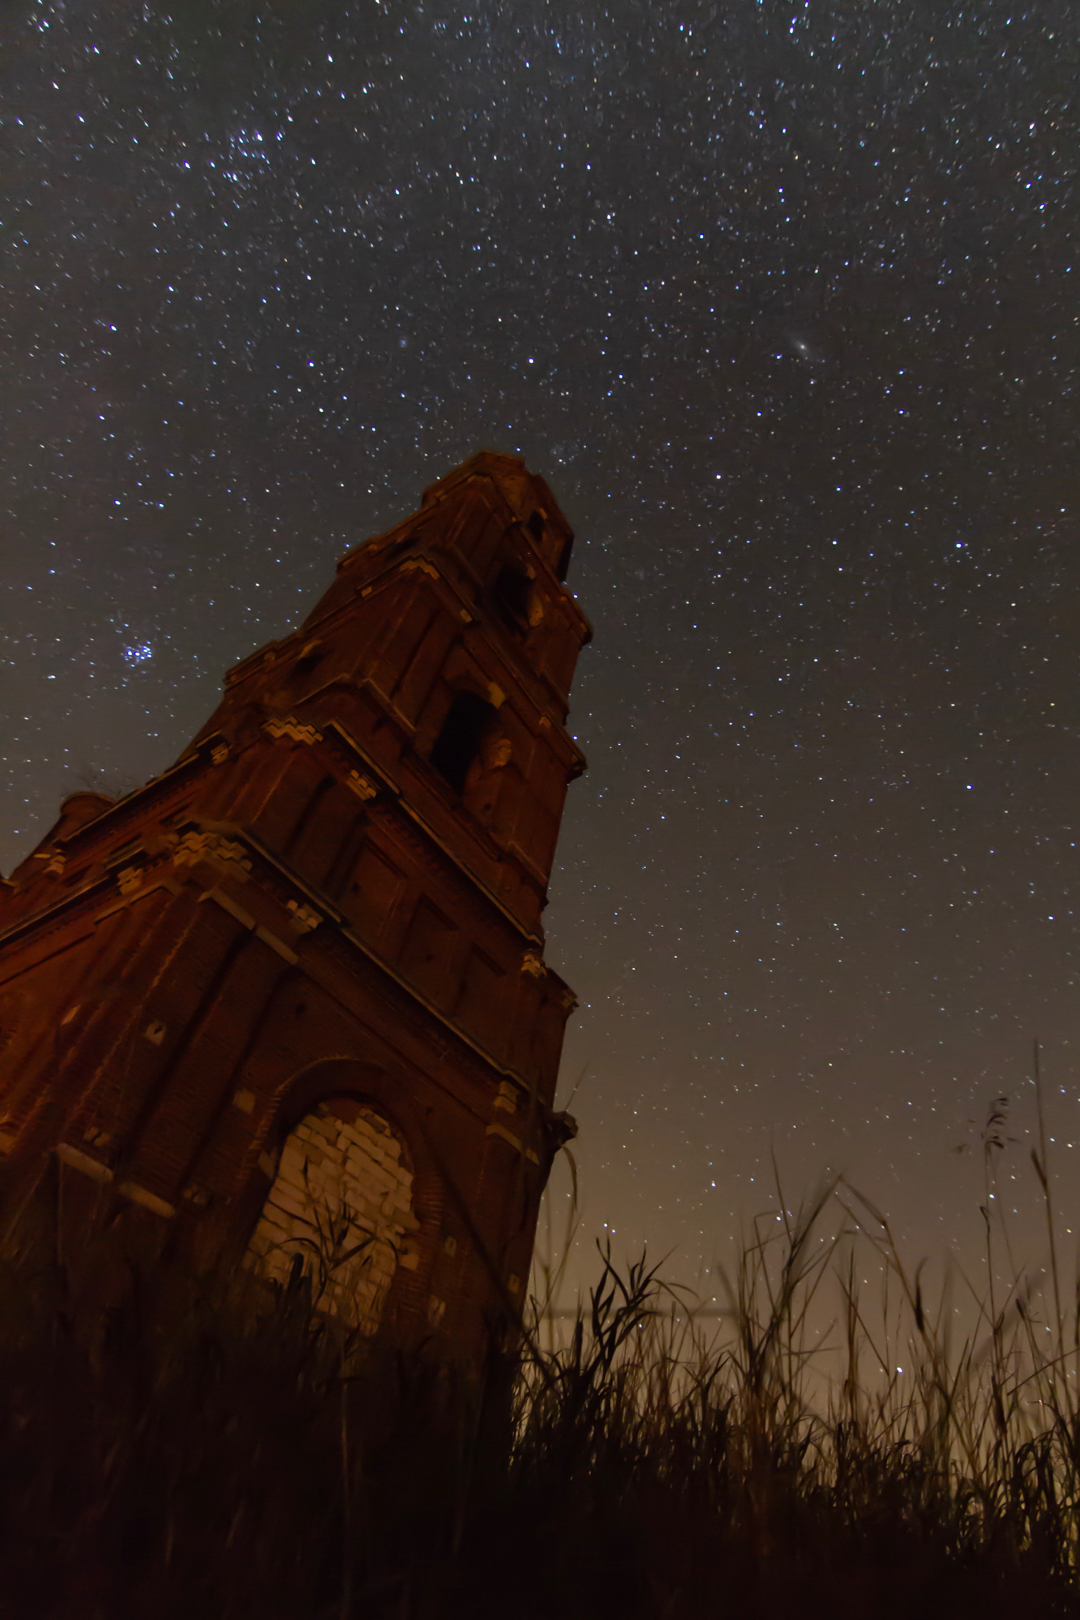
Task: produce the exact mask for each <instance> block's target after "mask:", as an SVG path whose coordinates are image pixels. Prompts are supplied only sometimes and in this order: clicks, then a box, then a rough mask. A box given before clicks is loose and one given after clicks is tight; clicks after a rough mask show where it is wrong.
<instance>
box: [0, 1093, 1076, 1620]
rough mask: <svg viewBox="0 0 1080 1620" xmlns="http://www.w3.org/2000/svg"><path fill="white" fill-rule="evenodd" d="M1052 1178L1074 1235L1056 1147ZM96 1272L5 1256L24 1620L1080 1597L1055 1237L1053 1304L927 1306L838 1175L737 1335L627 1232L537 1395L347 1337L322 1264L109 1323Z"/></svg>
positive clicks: (4, 1472)
mask: <svg viewBox="0 0 1080 1620" xmlns="http://www.w3.org/2000/svg"><path fill="white" fill-rule="evenodd" d="M1004 1130H1005V1121H1004V1117H1002V1118H1001V1119H999V1120H997V1122H996V1123H994V1122H993V1121H991V1122H989V1123H988V1132H987V1133H984V1155H985V1168H986V1176H987V1189H988V1190H987V1208H988V1210H989V1209H990V1207H991V1206H990V1199H989V1192H990V1191H991V1190H992V1180H993V1174H994V1166H995V1163H996V1155H997V1154H998V1153H999V1151H1000V1147H999V1146H995V1143H998V1142H999V1141H1001V1140H1003V1135H1004ZM1033 1170H1034V1173H1035V1175H1036V1177H1037V1178H1038V1181H1039V1185H1040V1187H1041V1188H1042V1190H1043V1192H1044V1195H1045V1207H1046V1213H1047V1220H1048V1223H1049V1232H1048V1236H1049V1237H1051V1238H1052V1237H1053V1211H1052V1207H1051V1205H1052V1200H1051V1198H1050V1193H1049V1178H1048V1176H1047V1172H1046V1161H1045V1144H1043V1146H1042V1151H1041V1152H1037V1153H1036V1155H1035V1162H1034V1164H1033ZM777 1217H779V1218H777ZM995 1219H996V1218H995V1217H994V1216H993V1215H992V1213H991V1214H989V1215H988V1217H987V1227H986V1230H987V1238H988V1243H989V1244H990V1247H991V1254H990V1258H991V1260H993V1258H994V1253H995V1245H996V1246H997V1247H998V1248H999V1249H1000V1248H1001V1247H1002V1245H1003V1242H1004V1238H1003V1235H1002V1233H1001V1232H1000V1230H999V1228H998V1227H997V1226H996V1225H995ZM867 1246H869V1249H870V1252H871V1254H872V1256H873V1258H874V1259H875V1261H876V1263H877V1265H878V1268H879V1276H880V1277H881V1279H882V1283H881V1286H880V1288H879V1289H877V1290H876V1291H875V1294H874V1296H873V1297H872V1298H871V1297H870V1296H869V1295H868V1292H867V1290H866V1288H865V1287H864V1286H863V1285H862V1283H861V1282H860V1280H859V1279H860V1277H861V1276H862V1275H863V1274H864V1273H865V1272H866V1270H867V1267H866V1265H865V1264H864V1263H863V1262H864V1260H865V1259H866V1257H867ZM990 1275H991V1277H992V1276H993V1271H992V1270H991V1273H990ZM70 1281H71V1279H70V1278H69V1277H68V1276H67V1275H66V1273H65V1271H64V1269H63V1268H62V1267H59V1266H58V1265H57V1264H56V1259H55V1256H49V1257H46V1258H44V1259H42V1258H40V1257H38V1258H37V1259H35V1258H34V1257H33V1256H32V1255H29V1254H27V1253H21V1254H15V1253H12V1254H11V1255H9V1256H8V1258H7V1260H6V1261H5V1262H4V1263H3V1264H2V1265H0V1389H2V1392H3V1393H2V1399H0V1613H2V1614H4V1615H5V1616H7V1615H10V1616H14V1617H18V1620H22V1617H27V1620H29V1617H36V1616H39V1615H40V1616H42V1617H50V1620H68V1617H71V1620H75V1617H78V1620H106V1617H107V1620H113V1617H117V1620H126V1617H129V1616H130V1617H131V1620H145V1617H149V1616H153V1617H154V1620H171V1617H172V1616H176V1617H178V1620H179V1617H184V1620H188V1617H191V1616H196V1615H197V1616H200V1617H208V1620H218V1617H221V1620H233V1617H235V1620H240V1617H244V1620H248V1617H252V1616H257V1617H259V1620H279V1617H280V1620H331V1617H333V1620H347V1617H350V1616H365V1617H366V1616H371V1617H373V1620H378V1617H383V1616H385V1617H387V1620H390V1617H393V1620H443V1617H446V1620H456V1617H457V1616H466V1615H468V1616H470V1617H481V1620H483V1617H485V1616H489V1615H490V1616H495V1615H496V1614H497V1615H499V1616H505V1615H508V1614H511V1615H514V1616H515V1617H523V1620H531V1617H533V1616H536V1617H540V1616H545V1617H547V1616H553V1615H558V1616H560V1617H569V1620H575V1617H580V1620H601V1617H604V1616H607V1615H612V1616H615V1615H617V1616H619V1617H620V1620H638V1617H641V1620H653V1617H655V1620H684V1617H685V1620H697V1617H699V1616H700V1617H704V1616H713V1615H715V1616H725V1615H729V1614H730V1615H739V1616H751V1617H761V1620H765V1617H770V1616H774V1615H776V1616H780V1615H783V1616H788V1615H792V1614H799V1615H810V1616H817V1615H821V1616H825V1615H829V1616H843V1617H846V1616H851V1617H855V1616H860V1617H861V1616H869V1615H873V1616H878V1615H882V1616H896V1617H900V1616H904V1617H907V1616H918V1617H919V1620H929V1617H933V1616H938V1615H942V1616H944V1615H948V1616H950V1617H953V1616H958V1615H959V1616H965V1615H971V1616H975V1615H979V1616H987V1615H990V1616H999V1615H1000V1616H1005V1615H1009V1616H1013V1615H1039V1616H1041V1615H1047V1616H1049V1615H1072V1614H1080V1601H1078V1598H1077V1586H1076V1581H1077V1573H1078V1559H1080V1549H1078V1544H1077V1536H1078V1522H1080V1521H1078V1512H1077V1509H1078V1503H1080V1429H1078V1423H1080V1418H1078V1413H1077V1392H1076V1381H1077V1380H1076V1369H1077V1359H1078V1358H1077V1349H1078V1332H1080V1328H1078V1322H1080V1315H1078V1305H1080V1301H1078V1298H1077V1290H1076V1288H1075V1286H1074V1287H1073V1288H1072V1289H1071V1291H1070V1289H1069V1288H1068V1287H1067V1286H1066V1281H1065V1279H1064V1278H1063V1276H1062V1272H1061V1268H1060V1265H1059V1263H1058V1258H1057V1256H1056V1250H1055V1261H1054V1266H1053V1268H1052V1270H1051V1273H1050V1286H1049V1287H1048V1289H1047V1291H1046V1297H1045V1299H1043V1297H1042V1296H1041V1295H1040V1294H1038V1293H1037V1292H1036V1290H1035V1289H1034V1288H1033V1287H1031V1286H1029V1285H1028V1284H1027V1283H1026V1282H1025V1281H1024V1280H1023V1279H1022V1278H1018V1279H1017V1281H1016V1282H1015V1283H1014V1284H1013V1285H1011V1286H1010V1287H1007V1288H1002V1287H1001V1286H999V1285H998V1284H997V1283H996V1282H995V1283H994V1285H993V1286H992V1287H991V1288H988V1289H987V1290H986V1293H985V1297H983V1296H981V1295H978V1294H977V1293H976V1292H975V1291H974V1290H970V1291H969V1297H970V1299H971V1302H972V1307H971V1308H972V1311H973V1320H974V1327H973V1329H972V1330H971V1331H970V1332H969V1333H968V1334H967V1335H965V1336H962V1337H958V1336H956V1335H955V1334H954V1332H953V1329H952V1322H953V1320H954V1316H955V1314H956V1313H955V1310H954V1301H953V1297H952V1295H951V1293H950V1286H955V1284H951V1285H950V1284H948V1283H947V1284H946V1285H945V1286H943V1288H942V1289H941V1290H940V1291H939V1294H938V1296H937V1298H936V1299H935V1300H933V1301H930V1300H929V1299H928V1298H927V1293H926V1289H925V1288H924V1284H923V1278H922V1273H921V1270H919V1269H916V1270H914V1271H912V1270H911V1269H910V1268H909V1266H908V1265H907V1263H906V1262H905V1260H904V1258H903V1256H902V1255H901V1253H900V1252H899V1248H898V1245H897V1243H896V1242H895V1240H894V1236H893V1233H892V1231H891V1228H890V1226H889V1222H888V1220H887V1218H886V1216H885V1215H884V1214H883V1213H882V1212H881V1211H880V1210H878V1209H876V1208H875V1207H874V1206H873V1205H872V1204H871V1202H870V1201H869V1200H868V1199H867V1198H866V1197H865V1196H861V1195H860V1194H859V1193H857V1192H856V1191H855V1190H854V1189H853V1188H851V1187H850V1186H848V1185H846V1184H845V1183H844V1182H843V1181H835V1182H831V1183H828V1184H826V1185H824V1186H823V1187H821V1188H820V1189H819V1191H818V1192H817V1194H816V1195H815V1196H814V1197H812V1198H811V1199H810V1200H809V1201H808V1202H807V1203H806V1205H805V1206H804V1207H802V1208H801V1209H799V1210H797V1211H795V1212H794V1213H792V1212H789V1211H788V1210H787V1208H786V1207H785V1204H784V1201H783V1199H782V1198H781V1199H779V1203H778V1209H777V1210H776V1211H774V1212H773V1214H772V1215H771V1216H770V1218H769V1219H768V1221H764V1220H763V1221H760V1222H759V1223H757V1225H756V1226H755V1227H754V1229H753V1230H752V1231H751V1232H750V1234H749V1236H748V1239H747V1241H746V1242H745V1243H744V1244H743V1245H742V1249H741V1253H740V1255H739V1257H738V1260H737V1262H736V1264H735V1265H734V1266H733V1268H732V1269H731V1271H730V1274H728V1275H726V1276H723V1275H722V1276H721V1278H720V1282H721V1293H722V1295H723V1299H724V1309H723V1314H722V1315H721V1316H720V1318H719V1320H718V1322H713V1323H711V1324H708V1323H707V1322H706V1321H705V1320H704V1319H703V1318H702V1317H700V1316H699V1315H696V1314H695V1301H694V1299H693V1298H692V1296H690V1295H689V1294H688V1293H687V1292H686V1291H684V1290H681V1289H678V1288H675V1287H673V1286H671V1285H669V1284H667V1283H665V1281H664V1280H663V1278H662V1277H661V1275H660V1273H659V1271H658V1270H657V1269H656V1268H653V1267H650V1266H649V1265H648V1264H647V1262H646V1261H645V1259H644V1258H643V1259H641V1260H639V1261H637V1262H635V1263H633V1264H631V1265H629V1266H620V1265H618V1264H617V1263H616V1261H615V1260H614V1259H613V1257H612V1255H611V1252H610V1250H609V1249H606V1250H604V1251H603V1252H602V1253H601V1255H600V1261H599V1279H598V1281H597V1283H596V1285H595V1286H594V1288H593V1289H592V1291H591V1294H590V1298H589V1301H588V1303H587V1305H586V1307H585V1309H584V1310H583V1311H582V1312H580V1313H579V1315H578V1316H577V1318H576V1319H575V1320H572V1321H571V1322H570V1324H569V1325H568V1328H567V1331H565V1332H564V1333H562V1334H560V1335H559V1336H558V1337H556V1336H555V1335H554V1334H549V1333H548V1332H547V1331H546V1324H545V1323H544V1320H543V1319H544V1316H545V1314H547V1315H548V1316H549V1318H550V1312H549V1311H547V1310H546V1302H545V1301H544V1299H543V1298H541V1299H539V1300H537V1301H534V1309H533V1320H532V1321H531V1322H530V1323H527V1324H526V1327H527V1328H528V1331H527V1333H526V1335H525V1338H524V1349H523V1351H522V1353H521V1356H520V1359H519V1361H518V1363H517V1365H516V1366H515V1367H514V1368H512V1369H510V1372H511V1374H512V1376H511V1377H510V1379H509V1380H508V1379H507V1377H506V1376H505V1375H506V1371H507V1369H506V1368H505V1367H500V1366H499V1365H496V1364H493V1365H492V1367H491V1368H490V1369H489V1370H488V1375H487V1377H486V1378H485V1379H481V1380H480V1381H478V1382H476V1381H470V1380H468V1379H463V1378H456V1377H454V1376H453V1375H451V1374H448V1373H447V1372H446V1371H445V1370H440V1368H439V1366H438V1363H437V1361H435V1360H432V1359H430V1358H425V1357H423V1356H420V1357H417V1358H413V1359H411V1360H405V1359H403V1358H401V1357H395V1356H392V1355H389V1354H387V1353H385V1352H380V1351H377V1350H376V1349H374V1348H373V1347H372V1346H371V1345H369V1344H366V1343H365V1342H363V1341H361V1340H360V1339H359V1338H357V1337H356V1336H352V1337H350V1336H349V1334H348V1333H346V1332H345V1331H344V1330H341V1329H338V1328H335V1327H334V1325H333V1323H332V1322H329V1321H328V1320H327V1319H326V1318H325V1317H324V1316H323V1315H322V1314H321V1313H320V1312H319V1311H318V1309H317V1308H316V1304H317V1302H316V1301H313V1300H312V1298H311V1296H310V1294H309V1293H308V1292H307V1291H306V1289H305V1286H304V1283H303V1279H302V1278H300V1277H299V1276H294V1277H293V1279H292V1281H291V1283H290V1284H289V1285H286V1286H283V1287H279V1288H277V1289H275V1290H273V1291H269V1292H268V1291H266V1290H260V1289H255V1288H253V1285H252V1283H251V1282H250V1280H247V1281H244V1280H241V1281H240V1282H238V1283H237V1284H235V1285H233V1286H230V1287H226V1286H224V1285H220V1286H219V1285H211V1284H208V1283H206V1282H196V1281H195V1280H193V1279H190V1278H185V1277H183V1276H181V1275H180V1274H178V1273H177V1272H175V1271H173V1272H169V1273H157V1272H154V1271H153V1270H150V1269H143V1268H140V1267H139V1266H137V1265H134V1264H133V1265H132V1268H131V1272H130V1277H129V1280H128V1284H127V1286H126V1288H125V1289H124V1290H123V1291H122V1293H121V1294H120V1295H119V1296H118V1302H117V1303H114V1304H113V1305H111V1306H110V1307H109V1308H108V1309H107V1310H104V1311H103V1310H100V1309H98V1310H95V1309H91V1308H90V1307H89V1306H86V1307H79V1306H78V1305H77V1304H73V1303H72V1299H71V1292H70ZM961 1282H962V1279H961ZM542 1330H543V1331H542ZM901 1357H902V1359H901ZM901 1366H902V1367H903V1369H904V1370H903V1373H902V1374H901V1373H899V1372H898V1371H897V1368H898V1367H901Z"/></svg>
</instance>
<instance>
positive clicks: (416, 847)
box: [0, 453, 590, 1360]
mask: <svg viewBox="0 0 1080 1620" xmlns="http://www.w3.org/2000/svg"><path fill="white" fill-rule="evenodd" d="M572 538H573V537H572V534H571V532H570V529H569V527H568V526H567V523H566V521H565V519H564V518H563V516H562V515H561V513H560V512H559V509H558V507H557V506H556V504H555V501H554V499H553V498H552V495H551V493H550V491H549V490H548V488H547V485H546V484H545V483H544V481H543V480H542V479H541V478H538V477H534V476H532V475H530V474H529V473H528V472H527V471H526V469H525V467H524V465H523V464H522V462H520V461H518V460H516V459H515V458H512V457H508V456H502V455H495V454H490V453H482V454H480V455H478V456H475V457H474V458H473V459H472V460H471V461H469V462H466V463H465V464H464V465H463V466H462V467H459V468H458V469H457V470H456V471H455V472H453V473H451V474H450V475H449V476H448V477H446V478H444V479H442V480H440V482H439V483H437V484H435V485H433V486H432V487H431V488H430V489H428V490H427V491H425V494H424V497H423V504H422V506H421V508H420V510H419V512H417V513H416V514H415V515H414V516H412V517H410V518H408V519H407V520H406V521H405V522H404V523H401V524H400V525H399V526H398V527H397V528H395V529H392V530H391V531H390V532H389V533H388V534H385V535H381V536H379V537H378V538H376V539H373V540H369V541H368V542H367V543H366V544H364V545H361V546H358V547H357V548H356V549H355V550H352V551H350V552H348V553H347V554H346V555H345V556H344V557H343V558H342V559H341V561H340V563H339V564H338V570H337V577H336V579H335V580H334V583H333V584H332V585H331V587H330V589H329V590H328V591H327V593H326V594H325V596H324V597H323V598H322V600H321V601H320V602H319V603H318V605H317V606H316V607H315V609H314V611H313V612H312V613H311V614H310V615H309V617H308V618H307V619H306V621H305V622H304V624H303V626H302V627H301V628H300V629H299V630H297V631H296V632H295V633H294V634H292V635H290V636H288V637H286V638H285V639H284V640H283V641H278V642H271V643H270V644H269V645H268V646H266V647H263V648H261V649H260V650H259V651H258V652H256V653H253V654H252V655H251V657H249V658H247V659H245V660H244V662H243V663H241V664H239V665H238V666H237V667H236V668H235V669H233V670H231V671H230V672H229V674H228V675H227V677H226V685H225V695H224V698H223V700H222V702H221V704H220V705H219V707H218V709H217V710H216V712H215V713H214V714H213V715H212V717H211V718H210V720H209V721H208V722H207V724H206V726H205V727H204V728H203V730H202V731H201V732H200V733H199V735H198V736H197V737H196V738H195V739H194V741H193V742H192V743H191V745H190V746H189V747H188V748H187V749H185V751H184V752H183V754H182V755H181V756H180V758H179V759H178V760H177V761H176V763H175V764H174V765H173V766H171V767H170V768H169V769H168V770H166V771H165V772H164V773H163V774H162V775H161V776H158V777H156V778H154V779H153V780H151V781H150V782H148V783H147V784H146V785H145V786H144V787H142V788H139V789H138V790H137V791H136V792H133V793H130V794H128V795H127V797H125V798H123V799H121V800H119V801H118V802H116V803H113V802H112V801H110V800H108V799H106V798H104V797H102V796H100V795H97V794H93V793H78V794H75V795H73V796H72V797H70V798H68V799H67V800H65V802H64V804H63V806H62V809H61V813H60V819H59V820H58V822H57V823H56V825H55V827H53V829H52V830H51V832H50V833H49V834H48V836H47V837H46V838H45V839H44V840H43V842H42V843H41V844H40V845H39V846H38V847H37V849H35V850H34V851H33V853H32V854H31V855H30V856H29V857H28V858H27V859H26V860H25V861H24V862H23V863H22V865H21V866H19V867H18V868H17V869H16V871H15V872H14V873H13V874H12V876H11V878H10V879H9V880H7V881H6V882H3V883H0V1151H2V1153H3V1180H2V1183H0V1188H2V1194H3V1198H4V1204H5V1209H6V1213H7V1217H8V1219H10V1218H11V1217H12V1215H13V1213H14V1212H16V1211H18V1210H20V1209H25V1208H32V1207H34V1200H35V1199H39V1200H40V1198H41V1197H42V1189H43V1188H45V1187H47V1186H50V1185H55V1183H56V1181H57V1178H59V1181H60V1182H61V1183H62V1192H63V1197H62V1205H63V1208H64V1210H65V1211H66V1212H67V1219H68V1221H69V1223H74V1226H76V1227H78V1228H80V1229H85V1230H88V1229H90V1228H91V1227H93V1226H94V1225H95V1224H96V1223H98V1222H106V1223H111V1224H112V1226H113V1227H114V1229H115V1228H118V1229H119V1230H120V1231H121V1232H122V1231H123V1230H124V1229H125V1226H126V1227H128V1228H131V1229H132V1230H134V1231H136V1232H138V1234H139V1237H140V1241H142V1242H146V1241H149V1242H151V1243H152V1244H154V1245H156V1252H160V1253H161V1254H162V1255H164V1256H167V1255H169V1254H178V1255H184V1256H186V1257H187V1258H188V1259H189V1260H191V1261H193V1262H194V1263H195V1264H196V1265H199V1266H207V1267H225V1268H230V1269H231V1268H233V1267H237V1266H246V1267H248V1268H249V1269H251V1270H252V1271H253V1272H255V1273H259V1274H261V1275H263V1276H268V1277H271V1278H276V1279H284V1278H285V1277H286V1276H287V1275H289V1274H290V1271H291V1270H292V1268H293V1267H294V1257H295V1256H300V1257H301V1258H300V1259H297V1260H295V1266H296V1267H300V1266H301V1265H302V1266H303V1268H304V1270H305V1272H306V1273H307V1274H308V1275H309V1276H310V1277H311V1279H312V1287H313V1289H314V1291H315V1292H316V1294H317V1296H318V1297H320V1298H321V1299H322V1300H323V1302H324V1304H325V1305H326V1307H327V1308H329V1309H331V1310H333V1311H334V1312H335V1313H337V1314H339V1315H341V1316H344V1317H345V1318H346V1319H348V1320H351V1321H352V1322H353V1323H354V1324H355V1325H356V1326H357V1327H359V1329H360V1331H361V1332H362V1333H364V1334H369V1335H374V1334H376V1333H379V1334H381V1335H383V1336H384V1337H386V1338H388V1339H389V1341H390V1342H393V1343H398V1344H404V1345H409V1344H418V1343H421V1342H423V1341H427V1342H429V1343H436V1344H438V1345H441V1346H442V1347H443V1350H444V1351H445V1353H447V1354H452V1355H454V1356H457V1357H459V1358H462V1359H466V1360H468V1359H470V1358H471V1359H475V1358H476V1357H477V1356H478V1355H479V1354H481V1353H482V1351H483V1348H484V1345H485V1344H486V1342H487V1339H488V1335H489V1334H490V1333H491V1332H496V1333H499V1332H505V1329H506V1326H507V1324H512V1323H513V1320H514V1318H515V1316H516V1314H517V1312H518V1310H519V1308H520V1306H521V1305H522V1304H523V1302H524V1294H525V1287H526V1280H527V1276H528V1269H529V1263H530V1258H531V1253H532V1245H533V1236H534V1230H535V1225H536V1217H537V1209H538V1203H539V1198H540V1194H541V1191H542V1189H543V1186H544V1183H545V1181H546V1179H547V1175H548V1171H549V1168H550V1165H551V1161H552V1158H553V1155H554V1153H555V1152H556V1150H557V1149H558V1147H559V1145H560V1144H561V1142H562V1141H563V1140H565V1138H566V1136H567V1135H568V1134H570V1133H571V1132H572V1130H573V1126H572V1123H571V1122H570V1121H568V1120H567V1119H566V1118H565V1117H563V1116H560V1115H558V1114H555V1113H553V1102H554V1093H555V1082H556V1075H557V1070H558V1065H559V1056H560V1050H561V1046H562V1040H563V1029H564V1025H565V1022H566V1019H567V1016H568V1014H569V1012H570V1010H571V1009H572V1007H573V1006H574V998H573V996H572V994H571V992H570V991H569V990H568V989H567V987H566V985H565V984H564V983H563V982H562V980H561V979H560V978H559V977H558V975H557V974H555V973H554V972H552V971H551V969H550V968H549V967H548V966H547V964H546V963H545V960H544V934H543V929H542V926H541V912H542V909H543V906H544V904H545V897H546V890H547V883H548V877H549V874H550V871H551V863H552V857H553V855H554V850H555V840H556V836H557V834H558V829H559V821H560V817H561V814H562V808H563V800H564V796H565V792H566V787H567V784H568V782H570V781H571V780H572V779H573V778H574V777H575V776H577V775H578V774H579V773H580V771H581V770H582V768H583V763H584V762H583V759H582V756H581V754H580V752H579V751H578V749H577V746H576V745H575V743H574V742H573V741H572V740H571V738H570V737H569V735H568V734H567V731H566V729H565V720H566V713H567V697H568V692H569V688H570V682H571V678H572V676H573V672H574V666H575V663H576V660H577V656H578V653H579V651H580V649H581V646H582V644H583V643H584V642H585V641H586V640H587V639H588V637H589V634H590V631H589V626H588V623H587V621H586V619H585V618H584V616H583V615H582V613H581V611H580V609H579V608H578V607H577V604H576V603H575V601H574V599H573V597H572V596H571V595H570V593H569V591H568V590H567V589H566V586H565V585H564V583H563V581H564V579H565V576H566V569H567V562H568V559H569V554H570V547H571V542H572Z"/></svg>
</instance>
